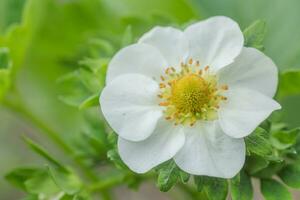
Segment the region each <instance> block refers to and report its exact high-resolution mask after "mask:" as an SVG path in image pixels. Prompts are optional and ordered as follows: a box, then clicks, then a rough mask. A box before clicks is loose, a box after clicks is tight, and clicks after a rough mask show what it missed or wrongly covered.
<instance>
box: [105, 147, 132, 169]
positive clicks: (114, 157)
mask: <svg viewBox="0 0 300 200" xmlns="http://www.w3.org/2000/svg"><path fill="white" fill-rule="evenodd" d="M107 158H108V159H109V160H111V161H112V162H113V163H114V164H115V166H116V167H117V168H118V169H128V167H127V166H126V165H125V164H124V162H123V161H122V160H121V158H120V155H119V153H118V151H117V150H116V149H111V150H109V151H108V152H107Z"/></svg>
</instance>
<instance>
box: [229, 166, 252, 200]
mask: <svg viewBox="0 0 300 200" xmlns="http://www.w3.org/2000/svg"><path fill="white" fill-rule="evenodd" d="M230 183H231V198H232V200H252V199H253V187H252V184H251V179H250V177H249V176H248V175H247V174H246V173H245V172H243V171H241V172H240V175H239V176H238V177H235V178H233V179H231V181H230Z"/></svg>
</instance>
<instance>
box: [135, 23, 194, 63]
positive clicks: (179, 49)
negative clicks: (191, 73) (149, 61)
mask: <svg viewBox="0 0 300 200" xmlns="http://www.w3.org/2000/svg"><path fill="white" fill-rule="evenodd" d="M139 43H145V44H149V45H152V46H154V47H156V48H157V49H158V50H159V51H160V52H161V54H162V55H163V56H164V57H165V59H166V60H167V62H168V64H169V65H170V66H173V67H178V66H180V62H182V61H185V59H186V56H187V55H188V50H189V49H188V46H189V43H188V41H187V39H186V38H185V36H184V34H183V32H182V31H181V30H179V29H176V28H172V27H155V28H153V29H152V30H150V31H149V32H148V33H146V34H145V35H143V36H142V37H141V38H140V40H139Z"/></svg>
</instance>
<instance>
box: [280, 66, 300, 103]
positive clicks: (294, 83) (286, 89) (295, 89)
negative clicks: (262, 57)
mask: <svg viewBox="0 0 300 200" xmlns="http://www.w3.org/2000/svg"><path fill="white" fill-rule="evenodd" d="M299 85H300V71H299V70H293V71H286V72H283V73H281V74H280V76H279V88H278V92H277V98H279V99H282V98H285V97H288V96H291V95H299V94H300V88H299Z"/></svg>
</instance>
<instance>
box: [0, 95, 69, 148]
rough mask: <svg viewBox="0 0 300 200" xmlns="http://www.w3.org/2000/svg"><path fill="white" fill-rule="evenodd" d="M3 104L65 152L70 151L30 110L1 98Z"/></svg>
mask: <svg viewBox="0 0 300 200" xmlns="http://www.w3.org/2000/svg"><path fill="white" fill-rule="evenodd" d="M2 103H3V105H4V106H6V107H7V108H9V109H10V110H12V111H14V112H15V113H17V114H19V115H20V116H21V117H22V118H23V119H25V120H27V121H29V122H30V123H31V124H33V125H34V126H35V127H37V128H38V129H39V130H41V131H42V132H43V133H44V134H46V136H47V137H49V138H50V139H51V140H53V142H55V143H56V144H57V145H58V146H59V147H60V148H62V149H63V150H64V151H65V152H66V153H72V149H71V148H70V147H69V146H68V145H67V144H66V143H65V142H64V141H63V140H62V139H61V138H60V137H59V136H58V134H57V133H56V132H55V131H53V130H52V129H50V128H49V127H48V126H47V125H46V124H45V123H44V122H42V121H41V120H39V119H38V118H37V117H36V116H34V115H33V114H32V113H31V112H29V111H28V110H27V109H26V108H25V107H24V106H20V104H14V103H12V102H11V101H7V100H6V99H4V100H3V102H2Z"/></svg>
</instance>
